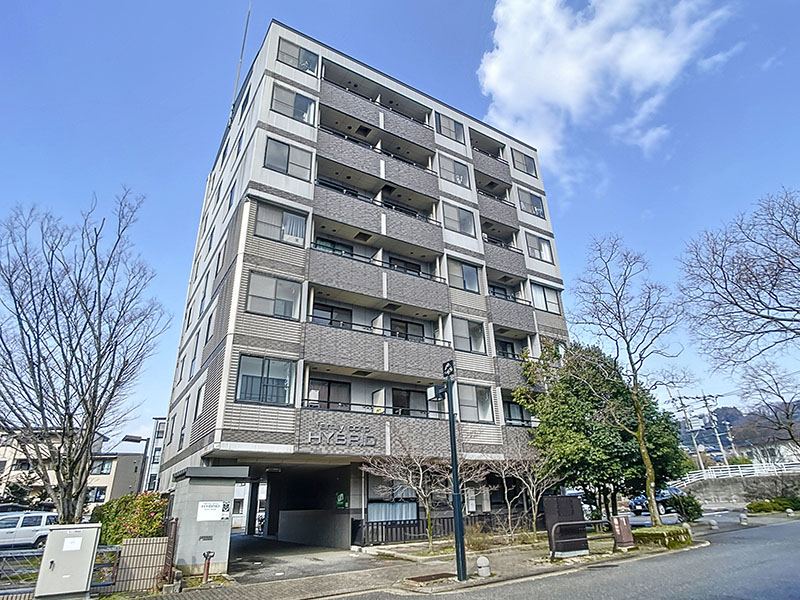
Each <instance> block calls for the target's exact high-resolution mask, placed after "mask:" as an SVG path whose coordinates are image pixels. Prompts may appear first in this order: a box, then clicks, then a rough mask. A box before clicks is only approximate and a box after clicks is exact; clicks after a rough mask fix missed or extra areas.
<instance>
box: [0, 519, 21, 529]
mask: <svg viewBox="0 0 800 600" xmlns="http://www.w3.org/2000/svg"><path fill="white" fill-rule="evenodd" d="M17 523H19V517H3V518H2V519H0V529H16V527H17Z"/></svg>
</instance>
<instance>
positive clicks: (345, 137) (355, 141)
mask: <svg viewBox="0 0 800 600" xmlns="http://www.w3.org/2000/svg"><path fill="white" fill-rule="evenodd" d="M319 128H320V130H321V131H325V132H327V133H330V134H331V135H335V136H337V137H340V138H342V139H343V140H347V141H348V142H351V143H353V144H357V145H359V146H361V147H362V148H367V149H368V150H372V151H373V152H377V153H378V154H384V155H386V156H391V157H392V158H394V159H396V160H399V161H401V162H404V163H406V164H408V165H411V166H412V167H415V168H417V169H421V170H422V171H425V172H427V173H430V174H431V175H436V171H433V170H431V169H429V168H428V167H426V166H425V165H421V164H419V163H418V162H414V161H413V160H411V159H410V158H406V157H405V156H401V155H399V154H394V153H392V152H389V151H388V150H384V149H383V148H378V147H376V146H373V145H372V144H370V143H368V142H365V141H364V140H359V139H356V138H354V137H353V136H351V135H347V134H346V133H342V132H341V131H337V130H336V129H331V128H330V127H327V126H325V125H320V126H319Z"/></svg>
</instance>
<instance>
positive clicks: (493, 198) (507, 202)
mask: <svg viewBox="0 0 800 600" xmlns="http://www.w3.org/2000/svg"><path fill="white" fill-rule="evenodd" d="M476 189H477V191H478V193H479V194H480V195H481V196H486V197H487V198H491V199H492V200H497V201H498V202H500V203H502V204H505V205H506V206H513V207H514V208H516V206H515V205H514V203H513V202H511V201H510V200H508V199H507V198H504V197H502V196H497V195H495V194H492V193H490V192H486V191H484V190H482V189H480V188H476Z"/></svg>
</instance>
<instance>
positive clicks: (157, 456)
mask: <svg viewBox="0 0 800 600" xmlns="http://www.w3.org/2000/svg"><path fill="white" fill-rule="evenodd" d="M161 450H162V449H161V448H153V460H152V463H153V464H154V465H157V464H158V463H160V462H161Z"/></svg>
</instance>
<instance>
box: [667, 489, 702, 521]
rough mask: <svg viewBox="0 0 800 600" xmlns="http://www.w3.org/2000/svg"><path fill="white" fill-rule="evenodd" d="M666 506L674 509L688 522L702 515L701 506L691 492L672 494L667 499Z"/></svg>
mask: <svg viewBox="0 0 800 600" xmlns="http://www.w3.org/2000/svg"><path fill="white" fill-rule="evenodd" d="M667 506H668V507H670V508H672V509H674V510H675V512H676V513H678V515H679V516H680V517H681V518H682V519H683V520H684V521H689V522H690V523H691V522H694V521H697V519H699V518H700V517H702V516H703V506H702V505H701V504H700V501H699V500H698V499H697V498H695V497H694V494H692V493H691V492H687V494H686V495H685V496H673V497H672V498H670V499H669V500H667Z"/></svg>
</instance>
